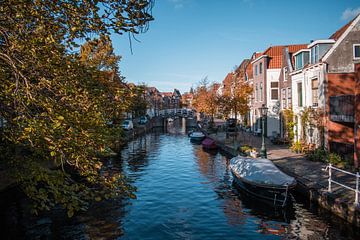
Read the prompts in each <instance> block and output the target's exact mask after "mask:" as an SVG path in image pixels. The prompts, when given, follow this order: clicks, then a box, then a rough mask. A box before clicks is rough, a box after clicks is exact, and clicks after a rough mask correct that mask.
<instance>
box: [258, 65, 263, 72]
mask: <svg viewBox="0 0 360 240" xmlns="http://www.w3.org/2000/svg"><path fill="white" fill-rule="evenodd" d="M259 65H260V67H259V68H260V70H259V71H260V74H262V70H263V64H262V63H260V64H259Z"/></svg>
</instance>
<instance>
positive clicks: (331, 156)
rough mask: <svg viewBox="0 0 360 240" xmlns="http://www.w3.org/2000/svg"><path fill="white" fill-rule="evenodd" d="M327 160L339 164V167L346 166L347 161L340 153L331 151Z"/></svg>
mask: <svg viewBox="0 0 360 240" xmlns="http://www.w3.org/2000/svg"><path fill="white" fill-rule="evenodd" d="M327 162H328V163H331V164H334V165H335V166H337V167H339V168H343V167H345V161H344V160H343V159H342V158H341V156H340V155H338V154H336V153H330V154H329V156H328V158H327Z"/></svg>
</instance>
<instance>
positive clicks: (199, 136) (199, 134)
mask: <svg viewBox="0 0 360 240" xmlns="http://www.w3.org/2000/svg"><path fill="white" fill-rule="evenodd" d="M189 137H190V140H192V141H199V142H201V141H202V140H203V139H204V138H205V134H203V133H202V132H192V133H190V135H189Z"/></svg>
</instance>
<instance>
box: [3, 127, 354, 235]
mask: <svg viewBox="0 0 360 240" xmlns="http://www.w3.org/2000/svg"><path fill="white" fill-rule="evenodd" d="M181 123H182V122H181V121H180V120H179V121H176V120H175V121H174V122H173V125H168V129H170V130H168V131H167V132H166V133H162V132H153V133H150V134H148V135H146V136H143V137H140V138H138V139H136V140H134V141H132V142H130V143H129V144H128V145H127V146H126V147H125V148H124V149H123V150H122V151H121V153H119V154H118V155H117V156H115V157H112V158H110V159H108V160H107V161H106V162H105V165H106V169H105V170H106V171H107V172H108V174H112V173H113V172H122V173H124V174H125V175H126V176H127V177H128V178H129V179H130V181H131V182H132V184H133V185H134V186H135V187H137V192H136V195H137V199H135V200H128V199H117V200H112V201H106V202H101V203H98V204H95V205H94V206H92V207H91V209H90V210H89V211H88V212H86V213H82V214H78V215H77V216H75V217H73V218H72V219H67V218H66V215H65V213H64V212H62V211H53V212H51V213H49V214H47V215H44V216H42V217H40V218H32V219H31V220H28V221H27V222H25V223H23V226H26V227H25V232H26V233H25V238H26V239H40V236H44V238H45V239H347V238H353V239H359V235H358V233H354V232H351V231H350V230H349V229H351V228H349V227H346V226H347V225H345V224H341V225H339V224H338V223H332V222H331V221H328V219H326V218H324V217H322V216H323V214H320V215H318V214H317V213H316V212H315V213H314V211H309V210H308V208H307V207H305V206H304V205H303V204H301V203H299V202H295V204H294V205H293V206H292V207H291V208H290V209H287V210H280V209H275V208H273V207H271V206H269V205H266V204H264V203H263V202H261V201H258V200H257V199H254V198H253V197H251V196H249V195H247V194H246V193H244V192H241V191H240V190H239V189H237V188H236V186H234V185H233V184H232V182H233V181H232V180H233V178H232V175H231V172H230V169H229V158H227V157H226V156H224V155H222V154H221V153H219V152H206V151H204V150H203V149H202V147H201V145H196V144H192V143H190V141H189V138H188V137H187V135H186V134H185V132H186V128H184V127H183V125H181ZM338 225H339V226H338ZM341 226H342V227H343V228H340V227H341ZM5 239H6V237H5Z"/></svg>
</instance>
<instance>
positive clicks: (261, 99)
mask: <svg viewBox="0 0 360 240" xmlns="http://www.w3.org/2000/svg"><path fill="white" fill-rule="evenodd" d="M260 101H263V84H262V83H260Z"/></svg>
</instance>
